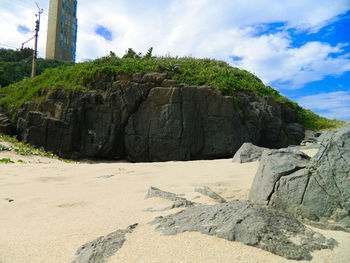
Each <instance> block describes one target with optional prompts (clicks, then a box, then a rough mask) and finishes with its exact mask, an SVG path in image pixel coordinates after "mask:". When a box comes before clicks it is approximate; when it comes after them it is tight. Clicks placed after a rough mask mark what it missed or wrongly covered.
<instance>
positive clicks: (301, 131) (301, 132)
mask: <svg viewBox="0 0 350 263" xmlns="http://www.w3.org/2000/svg"><path fill="white" fill-rule="evenodd" d="M287 130H288V135H289V140H290V141H291V143H293V140H294V144H299V143H300V142H301V141H302V140H303V139H304V137H305V128H304V126H303V125H301V124H300V123H297V122H294V123H288V124H287Z"/></svg>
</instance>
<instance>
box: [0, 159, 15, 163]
mask: <svg viewBox="0 0 350 263" xmlns="http://www.w3.org/2000/svg"><path fill="white" fill-rule="evenodd" d="M0 163H14V161H12V160H11V159H10V158H2V159H0Z"/></svg>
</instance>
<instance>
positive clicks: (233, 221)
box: [151, 200, 337, 260]
mask: <svg viewBox="0 0 350 263" xmlns="http://www.w3.org/2000/svg"><path fill="white" fill-rule="evenodd" d="M151 224H157V225H158V226H157V227H156V230H158V231H161V232H162V233H163V234H165V235H175V234H177V233H182V232H185V231H198V232H201V233H203V234H207V235H212V236H217V237H219V238H224V239H227V240H230V241H238V242H241V243H243V244H246V245H249V246H254V247H258V248H261V249H264V250H267V251H269V252H271V253H274V254H277V255H280V256H283V257H286V258H288V259H296V260H302V259H304V260H310V259H311V258H312V256H311V254H310V252H312V251H314V250H320V249H326V248H330V249H331V248H333V247H334V246H335V245H336V244H337V242H336V241H335V240H334V239H326V238H325V237H324V236H323V235H321V234H320V233H317V232H314V231H312V230H311V229H309V228H307V227H305V226H304V225H303V224H301V223H300V222H298V221H297V220H296V219H295V218H293V217H292V216H290V215H288V214H287V213H284V212H280V211H277V210H274V209H270V208H267V207H266V206H261V205H252V204H251V203H249V202H248V201H243V200H240V201H231V202H228V203H225V204H218V205H212V206H209V205H202V206H197V207H190V208H187V209H185V210H183V211H181V212H178V213H176V214H173V215H168V216H165V217H157V218H156V219H155V220H154V221H152V222H151Z"/></svg>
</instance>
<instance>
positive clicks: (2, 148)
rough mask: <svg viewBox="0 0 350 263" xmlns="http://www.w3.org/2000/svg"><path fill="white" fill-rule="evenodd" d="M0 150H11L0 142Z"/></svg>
mask: <svg viewBox="0 0 350 263" xmlns="http://www.w3.org/2000/svg"><path fill="white" fill-rule="evenodd" d="M1 151H12V149H11V148H10V147H6V146H5V145H2V144H0V152H1Z"/></svg>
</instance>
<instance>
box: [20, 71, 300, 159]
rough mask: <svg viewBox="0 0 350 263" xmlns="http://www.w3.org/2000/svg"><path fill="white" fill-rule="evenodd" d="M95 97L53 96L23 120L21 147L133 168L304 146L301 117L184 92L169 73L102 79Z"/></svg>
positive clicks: (242, 94)
mask: <svg viewBox="0 0 350 263" xmlns="http://www.w3.org/2000/svg"><path fill="white" fill-rule="evenodd" d="M94 87H95V89H94V90H91V91H89V92H85V93H83V92H81V93H77V94H75V95H69V94H67V93H66V92H65V91H63V90H59V91H52V92H48V95H47V96H46V98H45V99H44V100H42V101H41V102H27V103H25V104H24V105H23V106H22V107H21V108H20V110H19V111H18V114H17V127H16V128H17V132H18V135H19V137H20V138H21V139H23V140H25V141H27V142H29V143H31V144H34V145H37V146H43V147H44V148H46V149H47V150H51V151H54V152H55V153H57V154H59V155H61V156H64V157H69V158H79V157H92V158H108V159H127V160H130V161H166V160H192V159H208V158H209V159H210V158H222V157H232V155H233V154H234V153H235V152H236V150H237V149H238V148H239V147H240V146H241V145H242V143H243V142H246V141H250V142H252V143H254V144H257V145H260V146H268V147H276V148H278V147H283V146H286V145H288V144H289V143H298V141H300V137H302V136H303V133H304V131H303V127H302V125H300V124H298V118H297V115H296V113H294V112H292V111H291V110H290V109H289V108H288V107H287V106H286V105H284V104H282V103H278V102H276V101H274V100H272V99H268V98H267V99H266V98H261V97H258V96H256V95H255V94H254V93H252V92H250V91H238V92H237V93H236V95H235V96H236V100H238V101H240V103H239V104H240V106H237V103H236V105H235V103H234V99H233V98H232V97H228V96H223V95H222V93H221V91H219V90H217V89H214V88H212V87H207V86H201V87H198V86H190V85H184V84H177V83H176V82H175V81H173V80H170V79H167V78H166V75H165V74H161V73H146V74H143V73H136V74H133V75H131V76H127V75H118V76H117V77H116V81H115V82H113V83H112V85H111V83H110V82H109V81H106V80H104V79H103V78H99V79H96V81H95V83H94Z"/></svg>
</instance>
